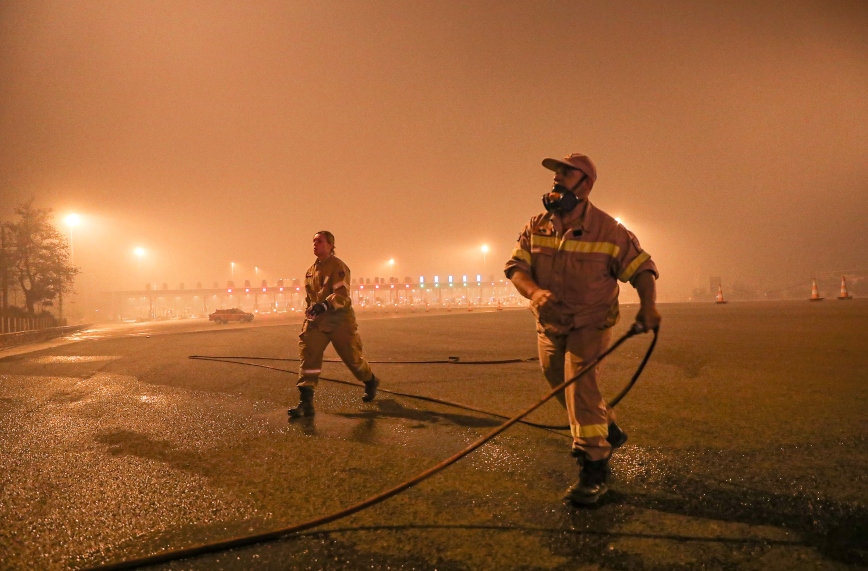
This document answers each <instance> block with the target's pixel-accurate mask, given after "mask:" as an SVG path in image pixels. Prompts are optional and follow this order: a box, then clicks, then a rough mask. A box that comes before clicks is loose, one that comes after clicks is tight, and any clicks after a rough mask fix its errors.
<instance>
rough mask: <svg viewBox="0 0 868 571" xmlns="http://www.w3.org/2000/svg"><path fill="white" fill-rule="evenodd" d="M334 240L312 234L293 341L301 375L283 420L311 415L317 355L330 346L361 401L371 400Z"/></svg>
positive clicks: (373, 386) (372, 389) (345, 271)
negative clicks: (358, 386) (301, 317)
mask: <svg viewBox="0 0 868 571" xmlns="http://www.w3.org/2000/svg"><path fill="white" fill-rule="evenodd" d="M334 250H335V237H334V235H333V234H332V233H331V232H327V231H325V230H322V231H320V232H317V233H316V234H314V237H313V253H314V255H315V256H316V261H315V262H314V264H313V265H312V266H311V267H310V268H309V269H308V270H307V273H306V274H305V277H304V289H305V293H306V296H307V298H306V302H307V309H306V310H305V317H306V318H307V319H305V321H304V324H303V325H302V328H301V334H300V335H299V344H298V345H299V348H300V350H301V369H300V371H299V379H298V383H297V386H298V391H299V396H300V401H299V403H298V405H296V406H295V407H294V408H291V409H289V411H288V413H289V417H290V419H292V418H299V417H304V416H313V415H314V412H315V411H314V406H313V395H314V389H316V386H317V383H318V381H319V375H320V373H321V372H322V361H323V353H324V352H325V350H326V347H328V344H329V343H331V344H332V345H333V346H334V348H335V351H336V352H337V354H338V355H339V356H340V358H341V360H342V361H343V362H344V364H346V366H347V367H348V368H349V369H350V371H351V372H352V373H353V375H354V376H355V377H356V378H357V379H358V380H360V381H362V382H363V383H364V384H365V394H364V396H362V400H363V401H366V402H367V401H371V400H374V398H375V397H376V396H377V386H378V385H379V384H380V382H379V380H378V379H377V378H376V377H375V376H374V374H373V373H372V372H371V366H370V365H369V364H368V362H367V361H366V360H365V357H364V355H362V339H361V338H360V337H359V333H358V325H357V324H356V315H355V312H354V311H353V308H352V300H351V299H350V293H349V286H350V269H349V268H348V267H347V265H346V264H344V263H343V262H342V261H341V260H340V259H338V258H337V257H336V256H335V252H334Z"/></svg>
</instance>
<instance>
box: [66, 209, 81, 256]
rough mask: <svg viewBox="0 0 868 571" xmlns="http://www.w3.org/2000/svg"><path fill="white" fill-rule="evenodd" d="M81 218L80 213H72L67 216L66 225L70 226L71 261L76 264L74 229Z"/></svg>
mask: <svg viewBox="0 0 868 571" xmlns="http://www.w3.org/2000/svg"><path fill="white" fill-rule="evenodd" d="M80 220H81V219H80V218H79V216H78V214H70V215H69V216H67V217H66V225H67V226H69V261H70V263H71V264H72V265H75V246H74V245H73V241H72V240H73V236H72V234H73V231H74V229H75V227H76V226H78V223H79V221H80Z"/></svg>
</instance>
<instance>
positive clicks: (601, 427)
mask: <svg viewBox="0 0 868 571" xmlns="http://www.w3.org/2000/svg"><path fill="white" fill-rule="evenodd" d="M570 432H571V433H572V434H573V438H593V437H595V436H602V437H603V438H605V437H607V436H609V425H608V424H583V425H581V426H579V425H578V424H571V425H570Z"/></svg>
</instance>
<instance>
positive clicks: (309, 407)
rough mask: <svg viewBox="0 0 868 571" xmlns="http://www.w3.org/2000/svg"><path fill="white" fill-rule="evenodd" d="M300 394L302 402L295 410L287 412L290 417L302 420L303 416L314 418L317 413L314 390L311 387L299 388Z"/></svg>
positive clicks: (299, 402)
mask: <svg viewBox="0 0 868 571" xmlns="http://www.w3.org/2000/svg"><path fill="white" fill-rule="evenodd" d="M298 392H299V395H300V396H301V400H300V401H298V404H297V405H295V408H291V409H289V410H288V411H287V413H289V417H290V418H301V417H302V416H313V415H314V413H315V411H314V410H313V389H312V388H311V387H298Z"/></svg>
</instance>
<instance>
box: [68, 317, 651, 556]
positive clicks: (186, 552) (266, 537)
mask: <svg viewBox="0 0 868 571" xmlns="http://www.w3.org/2000/svg"><path fill="white" fill-rule="evenodd" d="M652 332H653V334H654V336H653V338H652V340H651V344H650V345H649V346H648V350H647V352H646V353H645V357H644V358H643V359H642V362H641V363H640V364H639V367H638V368H637V369H636V372H635V373H634V374H633V377H632V378H631V379H630V382H629V383H627V385H626V386H625V387H624V389H622V390H621V392H620V393H618V394H617V395H616V396H615V397H614V398H613V399H612V400H611V401H609V402H608V403H607V404H608V406H610V407H614V406H615V405H617V404H618V403H619V402H621V399H623V398H624V396H626V395H627V393H628V392H630V389H632V388H633V385H635V384H636V381H637V380H638V379H639V376H640V375H641V374H642V370H643V369H644V368H645V365H646V364H647V363H648V360H649V359H650V357H651V354H652V353H653V352H654V347H655V345H656V344H657V335H658V328H655V329H654V330H653V331H652ZM640 333H645V329H644V328H643V326H642V325H641V324H639V323H634V324H633V326H632V327H631V328H630V329H629V330H628V331H627V332H626V333H625V334H624V335H622V336H621V337H620V338H618V339H617V340H616V341H615V342H614V343H612V345H611V346H610V347H609V348H608V349H606V351H604V352H603V353H601V354H600V356H598V357H597V358H596V359H594V360H592V361H591V362H589V363H588V364H586V365H585V366H584V367H582V369H581V370H579V371H578V372H577V373H576V374H575V375H574V376H573V377H571V378H570V379H568V380H566V381H564V382H563V383H561V384H560V385H558V386H557V387H555V388H553V389H552V390H551V391H549V393H548V394H546V395H545V396H544V397H543V398H542V399H540V400H539V401H537V402H536V403H534V404H533V405H531V406H530V407H528V408H527V409H525V410H524V411H523V412H521V413H519V414H518V415H516V416H514V417H512V418H510V419H509V420H507V421H506V422H504V423H503V424H501V425H500V426H498V427H497V428H495V429H494V430H492V431H491V432H489V433H488V434H486V435H485V436H483V437H482V438H479V439H478V440H476V441H474V442H472V443H471V444H469V445H467V446H466V447H465V448H464V449H462V450H460V451H458V452H456V453H455V454H453V455H452V456H450V457H449V458H447V459H445V460H443V461H441V462H440V463H438V464H436V465H434V466H432V467H431V468H428V469H427V470H425V471H424V472H422V473H420V474H418V475H416V476H415V477H413V478H411V479H409V480H407V481H405V482H403V483H401V484H398V485H397V486H395V487H393V488H391V489H389V490H386V491H384V492H381V493H379V494H377V495H376V496H371V497H369V498H367V499H365V500H363V501H361V502H359V503H357V504H355V505H352V506H349V507H347V508H344V509H342V510H339V511H336V512H334V513H331V514H328V515H325V516H321V517H318V518H315V519H312V520H308V521H306V522H302V523H298V524H295V525H292V526H289V527H285V528H282V529H277V530H274V531H269V532H265V533H258V534H254V535H246V536H241V537H233V538H230V539H224V540H221V541H215V542H212V543H206V544H201V545H194V546H191V547H186V548H182V549H176V550H173V551H165V552H162V553H157V554H154V555H149V556H145V557H140V558H137V559H128V560H126V561H120V562H117V563H109V564H106V565H98V566H95V567H88V568H85V569H83V570H82V571H113V570H116V569H134V568H137V567H143V566H145V565H156V564H159V563H166V562H168V561H175V560H178V559H186V558H188V557H193V556H197V555H204V554H206V553H214V552H218V551H225V550H227V549H233V548H236V547H242V546H245V545H251V544H255V543H263V542H266V541H273V540H276V539H280V538H281V537H284V536H286V535H289V534H292V533H299V532H302V531H306V530H309V529H312V528H315V527H319V526H321V525H325V524H327V523H331V522H333V521H337V520H339V519H342V518H345V517H347V516H350V515H352V514H354V513H357V512H360V511H362V510H364V509H366V508H369V507H371V506H373V505H376V504H379V503H381V502H383V501H385V500H387V499H389V498H391V497H393V496H396V495H398V494H400V493H401V492H403V491H405V490H408V489H410V488H412V487H413V486H415V485H416V484H418V483H420V482H422V481H424V480H426V479H428V478H430V477H431V476H433V475H434V474H436V473H438V472H440V471H442V470H444V469H445V468H447V467H449V466H451V465H452V464H454V463H455V462H457V461H458V460H460V459H461V458H464V457H465V456H467V455H468V454H470V453H471V452H473V451H474V450H476V449H477V448H479V447H480V446H482V445H483V444H485V443H486V442H488V441H489V440H491V439H493V438H494V437H496V436H497V435H499V434H500V433H502V432H503V431H505V430H506V429H507V428H509V427H510V426H512V425H513V424H516V423H518V422H520V421H521V419H522V418H524V417H525V416H527V415H528V414H530V413H531V412H533V411H535V410H536V409H538V408H539V407H541V406H542V405H543V404H545V403H546V402H548V401H549V400H550V399H551V398H552V397H554V396H555V395H556V394H557V393H558V392H560V391H562V390H564V389H565V388H566V387H568V386H569V385H571V384H573V383H575V382H576V381H577V380H578V379H579V378H581V377H582V375H584V374H585V373H587V372H588V371H590V370H591V369H593V368H594V367H596V366H597V365H598V364H599V363H600V362H601V361H602V360H603V359H605V358H606V357H607V356H609V355H610V354H611V353H612V352H613V351H615V349H617V348H618V347H620V346H621V344H623V343H624V342H625V341H626V340H627V339H629V338H630V337H633V336H635V335H638V334H640ZM191 358H200V359H201V358H202V356H196V355H194V356H191ZM212 359H213V358H212ZM215 360H216V359H215ZM245 364H248V365H249V364H250V363H245ZM268 368H273V367H268ZM287 372H292V371H287ZM350 384H354V383H350Z"/></svg>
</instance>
